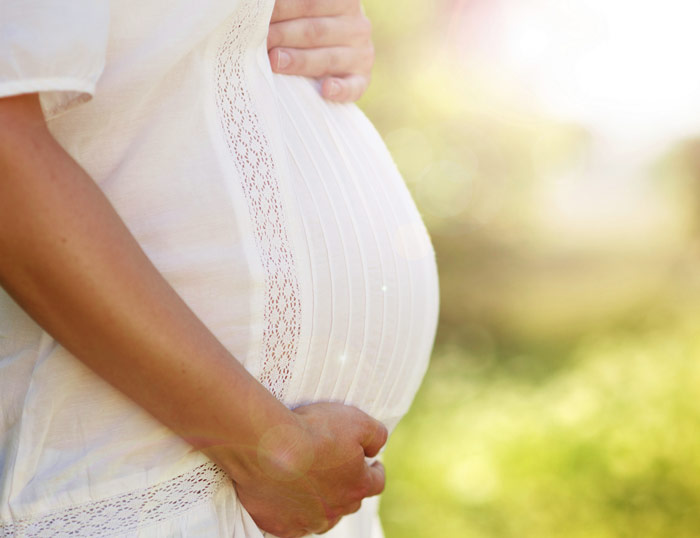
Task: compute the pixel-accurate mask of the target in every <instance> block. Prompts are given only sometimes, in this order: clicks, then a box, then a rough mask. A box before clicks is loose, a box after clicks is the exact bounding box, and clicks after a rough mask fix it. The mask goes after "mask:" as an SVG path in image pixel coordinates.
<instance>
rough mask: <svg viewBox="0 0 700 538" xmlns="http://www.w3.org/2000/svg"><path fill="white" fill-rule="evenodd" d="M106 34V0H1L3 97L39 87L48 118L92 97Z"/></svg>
mask: <svg viewBox="0 0 700 538" xmlns="http://www.w3.org/2000/svg"><path fill="white" fill-rule="evenodd" d="M108 33H109V1H108V0H0V97H8V96H11V95H19V94H23V93H35V92H38V93H39V96H40V100H41V105H42V108H43V110H44V115H45V117H46V118H47V119H48V118H51V117H53V116H56V115H58V114H60V113H62V112H65V111H66V110H68V109H70V108H72V107H73V106H75V105H77V104H79V103H83V102H85V101H88V100H89V99H90V98H91V97H92V96H93V95H94V93H95V85H96V83H97V80H98V79H99V77H100V75H101V74H102V71H103V69H104V64H105V57H106V51H107V37H108Z"/></svg>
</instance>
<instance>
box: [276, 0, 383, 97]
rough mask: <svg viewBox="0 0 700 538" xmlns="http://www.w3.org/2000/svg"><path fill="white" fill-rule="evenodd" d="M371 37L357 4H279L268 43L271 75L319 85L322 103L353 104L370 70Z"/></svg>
mask: <svg viewBox="0 0 700 538" xmlns="http://www.w3.org/2000/svg"><path fill="white" fill-rule="evenodd" d="M371 33H372V25H371V23H370V21H369V19H368V18H367V17H366V16H365V15H364V13H363V12H362V6H361V2H360V0H277V1H276V3H275V8H274V11H273V13H272V21H271V24H270V31H269V34H268V38H267V48H268V53H269V56H270V63H271V64H272V70H273V71H275V72H277V73H284V74H288V75H302V76H307V77H314V78H318V79H323V83H322V86H321V95H323V97H324V98H326V99H328V100H331V101H338V102H348V101H356V100H357V99H359V98H360V97H361V96H362V94H363V93H364V92H365V90H366V89H367V86H369V81H370V78H371V73H372V66H373V65H374V46H373V44H372V36H371Z"/></svg>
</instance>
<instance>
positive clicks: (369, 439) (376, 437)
mask: <svg viewBox="0 0 700 538" xmlns="http://www.w3.org/2000/svg"><path fill="white" fill-rule="evenodd" d="M388 437H389V432H388V431H387V429H386V427H385V426H384V424H382V423H381V422H379V421H378V420H374V419H373V418H371V417H369V416H367V420H366V425H365V430H364V432H363V438H362V440H361V441H360V443H361V444H362V448H364V450H365V456H368V457H370V458H373V457H374V456H376V455H377V454H378V453H379V451H380V450H381V448H382V447H383V446H384V445H385V444H386V440H387V438H388ZM377 463H378V462H377ZM380 465H381V464H380Z"/></svg>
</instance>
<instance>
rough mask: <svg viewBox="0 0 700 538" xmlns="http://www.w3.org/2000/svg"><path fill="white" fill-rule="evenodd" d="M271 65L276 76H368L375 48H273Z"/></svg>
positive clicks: (369, 46) (270, 54)
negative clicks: (359, 74)
mask: <svg viewBox="0 0 700 538" xmlns="http://www.w3.org/2000/svg"><path fill="white" fill-rule="evenodd" d="M269 56H270V65H272V70H273V71H275V72H276V73H284V74H289V75H301V76H304V77H313V78H321V77H325V76H329V75H330V76H336V77H337V76H341V77H342V76H345V75H351V74H356V73H369V72H370V71H371V69H372V64H373V63H374V49H373V47H372V46H371V45H367V46H365V47H324V48H319V49H293V48H291V49H289V48H274V49H272V50H271V51H270V52H269Z"/></svg>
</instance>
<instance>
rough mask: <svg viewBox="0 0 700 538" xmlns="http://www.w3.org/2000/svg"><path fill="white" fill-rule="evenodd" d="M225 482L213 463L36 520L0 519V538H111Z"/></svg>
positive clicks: (196, 500)
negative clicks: (10, 520)
mask: <svg viewBox="0 0 700 538" xmlns="http://www.w3.org/2000/svg"><path fill="white" fill-rule="evenodd" d="M225 480H226V474H225V473H224V472H223V471H222V470H221V469H220V468H219V467H218V466H217V465H215V464H214V463H205V464H204V465H200V466H199V467H197V468H195V469H193V470H191V471H189V472H188V473H185V474H182V475H180V476H177V477H175V478H172V479H170V480H167V481H165V482H162V483H160V484H157V485H155V486H151V487H149V488H143V489H140V490H136V491H130V492H129V493H124V494H122V495H117V496H115V497H110V498H108V499H104V500H101V501H97V502H92V503H87V504H83V505H79V506H73V507H71V508H67V509H65V510H59V511H56V512H51V513H49V514H46V515H44V516H41V517H38V518H26V519H20V520H18V521H15V522H14V523H10V524H3V523H0V537H2V538H9V537H11V536H12V537H14V536H31V537H35V538H44V537H46V538H63V537H68V536H71V537H85V538H88V537H90V538H93V537H95V536H103V537H105V536H113V535H115V534H121V533H124V532H129V531H133V530H135V529H138V528H141V527H145V526H146V525H150V524H153V523H158V522H159V521H165V520H167V519H170V518H172V517H174V516H176V515H178V514H180V513H183V512H186V511H187V510H189V509H190V508H192V507H194V506H196V505H198V504H201V503H203V502H205V501H207V500H209V499H210V498H211V497H212V496H213V495H214V493H215V492H216V491H217V490H218V489H219V487H220V486H221V485H222V484H223V483H224V481H225Z"/></svg>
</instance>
